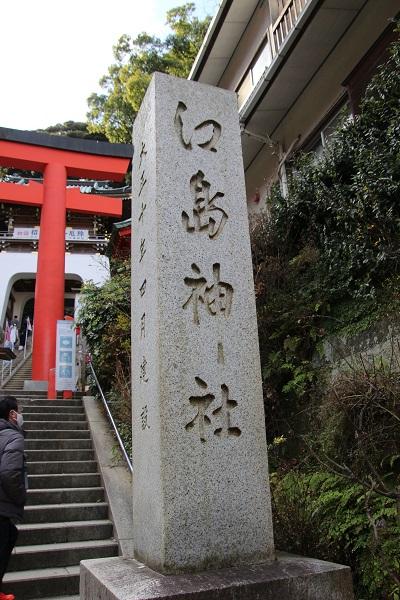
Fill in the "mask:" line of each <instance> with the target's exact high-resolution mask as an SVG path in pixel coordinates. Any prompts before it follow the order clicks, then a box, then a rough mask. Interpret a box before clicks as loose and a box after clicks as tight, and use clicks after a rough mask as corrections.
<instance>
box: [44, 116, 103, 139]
mask: <svg viewBox="0 0 400 600" xmlns="http://www.w3.org/2000/svg"><path fill="white" fill-rule="evenodd" d="M37 131H38V132H39V133H50V134H51V135H61V136H66V137H73V138H82V139H85V140H88V139H89V140H99V141H105V142H106V141H107V138H106V136H105V135H104V134H103V133H93V132H90V131H88V124H87V123H82V122H81V121H65V123H57V125H50V127H46V129H38V130H37Z"/></svg>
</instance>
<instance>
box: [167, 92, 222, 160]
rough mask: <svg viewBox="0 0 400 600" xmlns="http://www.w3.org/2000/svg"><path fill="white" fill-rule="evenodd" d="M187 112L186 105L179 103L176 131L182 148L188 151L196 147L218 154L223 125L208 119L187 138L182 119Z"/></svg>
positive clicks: (176, 114)
mask: <svg viewBox="0 0 400 600" xmlns="http://www.w3.org/2000/svg"><path fill="white" fill-rule="evenodd" d="M186 111H187V106H186V104H184V103H183V102H179V103H178V106H177V109H176V113H175V129H176V132H177V134H178V137H179V140H180V142H181V144H182V146H183V147H184V148H186V150H192V149H193V145H196V146H199V147H200V148H203V150H210V152H217V144H218V141H219V138H220V137H221V133H222V127H221V125H220V124H219V123H218V122H217V121H215V120H214V119H207V120H206V121H203V122H202V123H199V124H198V125H196V127H195V128H194V130H193V132H192V133H191V134H190V135H189V136H187V135H185V132H184V129H185V128H184V123H183V119H182V115H183V113H185V112H186Z"/></svg>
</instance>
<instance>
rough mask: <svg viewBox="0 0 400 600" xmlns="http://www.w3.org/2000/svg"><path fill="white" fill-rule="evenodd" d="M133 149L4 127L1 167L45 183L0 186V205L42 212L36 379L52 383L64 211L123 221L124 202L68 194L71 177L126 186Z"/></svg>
mask: <svg viewBox="0 0 400 600" xmlns="http://www.w3.org/2000/svg"><path fill="white" fill-rule="evenodd" d="M132 154H133V148H132V146H131V145H130V144H109V143H108V142H97V141H93V140H82V139H77V138H68V137H61V136H53V135H47V134H41V133H34V132H29V131H19V130H16V129H6V128H0V166H2V167H13V168H16V169H23V170H29V171H36V172H40V173H43V184H41V183H37V182H30V183H29V184H28V185H15V184H13V183H4V182H2V183H0V200H3V201H4V202H9V203H15V204H25V205H31V206H40V207H41V218H40V238H39V247H38V267H37V276H36V287H35V336H34V340H33V355H32V379H33V380H40V381H43V380H46V381H48V380H49V371H50V369H52V368H54V367H55V359H56V325H57V320H58V319H62V318H63V316H64V277H65V273H64V271H65V226H66V211H67V210H71V211H74V212H83V213H91V214H96V215H107V216H113V217H119V216H121V214H122V201H121V200H120V199H115V198H108V197H105V196H97V195H93V194H81V193H80V191H79V189H78V188H69V189H67V187H66V184H67V177H80V178H86V179H100V180H112V181H117V182H118V181H122V180H123V179H124V176H125V174H126V172H127V169H128V167H129V164H130V161H131V158H132Z"/></svg>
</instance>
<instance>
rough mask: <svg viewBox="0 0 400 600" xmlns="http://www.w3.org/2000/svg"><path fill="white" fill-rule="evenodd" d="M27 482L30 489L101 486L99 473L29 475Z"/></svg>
mask: <svg viewBox="0 0 400 600" xmlns="http://www.w3.org/2000/svg"><path fill="white" fill-rule="evenodd" d="M28 482H29V489H30V490H39V489H40V490H47V489H51V488H53V489H54V488H79V487H86V488H87V487H100V486H101V479H100V473H70V474H66V473H62V474H54V475H53V474H51V475H49V474H48V475H29V476H28Z"/></svg>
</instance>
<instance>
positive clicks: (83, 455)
mask: <svg viewBox="0 0 400 600" xmlns="http://www.w3.org/2000/svg"><path fill="white" fill-rule="evenodd" d="M26 455H27V457H28V462H29V461H32V462H38V461H45V460H49V459H50V458H51V459H52V460H53V461H54V460H55V461H66V460H94V452H93V450H79V449H78V450H52V451H51V452H50V451H48V450H27V451H26Z"/></svg>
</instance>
